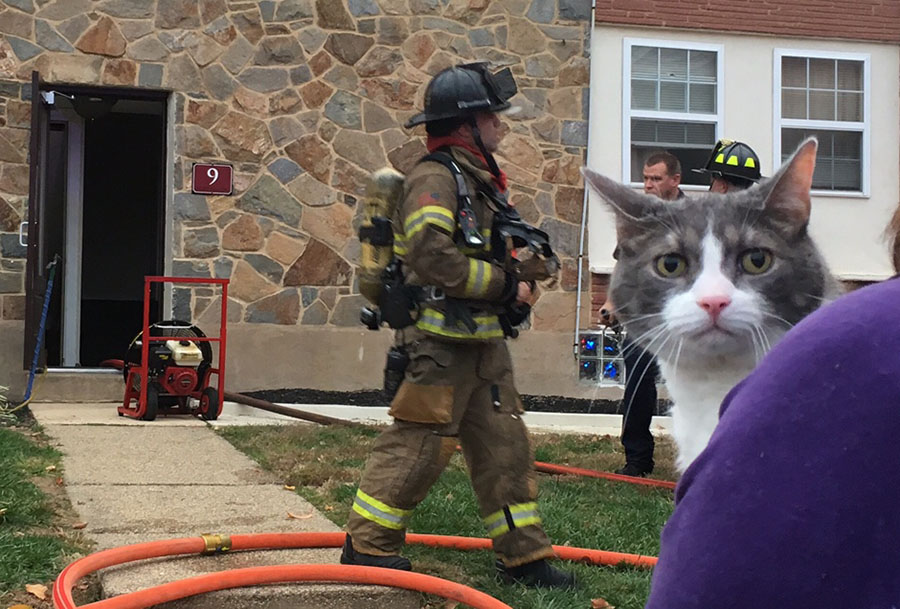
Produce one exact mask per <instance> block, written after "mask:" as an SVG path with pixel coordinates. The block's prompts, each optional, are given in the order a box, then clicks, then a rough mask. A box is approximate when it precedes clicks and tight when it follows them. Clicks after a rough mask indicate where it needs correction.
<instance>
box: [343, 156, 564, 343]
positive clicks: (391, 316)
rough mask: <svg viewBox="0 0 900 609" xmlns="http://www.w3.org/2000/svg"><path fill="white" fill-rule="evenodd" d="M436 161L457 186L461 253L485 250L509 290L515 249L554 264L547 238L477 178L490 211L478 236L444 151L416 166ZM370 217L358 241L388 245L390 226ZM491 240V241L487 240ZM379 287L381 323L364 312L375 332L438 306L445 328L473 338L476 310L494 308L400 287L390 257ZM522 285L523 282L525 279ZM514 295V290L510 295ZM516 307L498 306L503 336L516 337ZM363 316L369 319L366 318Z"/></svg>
mask: <svg viewBox="0 0 900 609" xmlns="http://www.w3.org/2000/svg"><path fill="white" fill-rule="evenodd" d="M428 161H432V162H436V163H440V164H441V165H443V166H444V167H445V168H446V169H447V171H449V172H450V175H451V176H452V177H453V181H454V183H455V184H456V197H457V210H456V230H457V231H458V234H459V236H460V237H461V241H462V243H460V246H461V248H462V249H463V251H464V252H466V253H477V252H480V251H481V252H483V251H489V252H490V253H491V256H492V258H493V259H494V260H495V261H496V262H499V263H500V264H501V265H502V266H504V268H505V269H506V270H507V272H508V273H510V275H509V278H510V282H511V285H512V286H515V284H516V282H517V276H516V274H515V273H513V272H512V268H513V267H514V265H515V263H516V261H515V259H514V258H513V257H512V252H513V250H514V249H516V248H522V247H527V248H529V249H530V250H532V251H533V252H534V253H535V254H539V255H540V256H542V257H543V258H544V259H546V260H551V261H555V262H556V263H557V264H558V260H557V259H556V256H555V255H554V253H553V250H552V248H551V247H550V242H549V236H548V235H547V233H545V232H544V231H542V230H539V229H537V228H535V227H533V226H531V225H529V224H526V223H525V222H524V221H523V220H522V218H521V216H520V215H519V214H518V212H516V211H515V209H513V208H512V207H511V206H510V204H509V202H508V201H507V200H506V196H505V195H504V194H503V193H501V192H499V191H498V190H497V189H496V188H493V186H491V185H488V184H484V183H483V182H481V181H480V180H478V179H476V180H475V181H476V183H477V184H478V192H479V193H481V194H483V195H484V196H486V197H487V198H488V199H489V200H490V202H491V208H492V209H493V211H494V219H493V223H492V227H491V229H489V231H488V230H485V231H484V232H482V231H481V230H480V229H479V226H478V218H477V216H476V214H475V211H474V209H473V205H472V196H473V193H472V192H471V191H470V189H469V187H468V184H467V183H466V179H465V176H464V175H463V170H462V168H461V167H460V166H459V164H458V163H457V162H456V161H455V160H454V158H453V157H452V156H451V154H450V153H449V152H448V151H446V150H437V151H435V152H432V153H431V154H428V155H426V156H424V157H422V158H421V159H419V163H423V162H428ZM375 220H376V219H375V218H373V220H372V222H373V226H371V227H367V230H366V231H365V234H363V229H360V239H361V240H363V239H367V240H368V241H369V242H370V243H373V244H377V245H388V244H389V243H392V242H393V240H394V239H393V233H392V232H391V234H390V235H388V234H387V229H388V227H390V221H387V219H385V220H386V222H381V223H377V222H376V221H375ZM489 239H490V241H489ZM381 278H382V286H383V289H382V291H381V294H380V297H379V299H378V308H379V309H380V318H379V316H378V315H377V314H375V313H374V312H372V311H369V310H368V309H364V315H363V323H364V324H365V325H367V326H368V327H369V328H372V329H377V327H378V325H379V324H380V322H381V321H383V322H385V323H387V324H388V326H389V327H391V328H392V329H395V330H397V329H401V328H405V327H408V326H410V325H413V324H414V323H416V320H415V318H414V316H413V312H414V311H415V310H416V308H417V307H418V306H419V305H420V304H422V303H426V304H427V303H437V302H440V303H441V305H442V308H443V309H444V312H443V313H442V315H443V316H444V318H445V320H446V322H447V323H448V324H450V325H453V326H455V325H457V323H458V324H461V325H462V326H464V327H465V329H466V330H467V331H468V332H469V334H471V335H475V334H476V333H477V332H478V330H479V328H480V326H479V324H478V322H477V320H476V318H475V315H476V314H477V313H478V312H479V311H484V310H485V309H490V308H492V307H496V305H491V304H489V303H485V302H481V301H474V300H467V299H457V298H450V297H446V296H445V295H444V294H443V292H442V291H441V290H440V289H437V288H434V287H420V286H413V285H409V284H407V283H406V282H405V278H404V274H403V265H402V262H401V261H400V259H399V258H396V257H395V258H394V259H393V260H392V261H391V262H390V263H389V264H388V265H387V266H386V267H385V268H384V271H383V272H382V274H381ZM526 280H527V279H526ZM512 293H513V294H515V291H514V290H513V291H512ZM524 307H525V308H523V306H522V305H515V304H512V303H508V304H507V305H505V306H502V307H500V308H501V309H502V311H498V312H497V315H498V316H499V321H500V325H501V327H502V331H503V332H502V334H503V335H505V336H509V337H512V338H515V337H516V336H517V335H518V332H517V331H516V329H515V327H514V326H516V325H518V324H519V323H521V322H522V321H524V319H525V318H526V317H527V315H528V311H527V305H525V306H524ZM366 313H368V314H369V317H368V318H367V317H366Z"/></svg>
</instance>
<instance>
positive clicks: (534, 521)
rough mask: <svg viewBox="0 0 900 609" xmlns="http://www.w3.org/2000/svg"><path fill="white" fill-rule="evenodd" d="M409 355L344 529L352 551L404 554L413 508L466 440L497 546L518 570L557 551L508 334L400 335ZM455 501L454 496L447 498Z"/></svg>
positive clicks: (468, 459)
mask: <svg viewBox="0 0 900 609" xmlns="http://www.w3.org/2000/svg"><path fill="white" fill-rule="evenodd" d="M398 334H399V336H398V342H400V343H403V344H405V346H406V349H407V351H408V353H409V356H410V363H409V367H408V368H407V370H406V376H405V378H404V381H403V383H402V385H401V386H400V390H399V391H398V392H397V395H396V397H395V398H394V400H393V402H392V403H391V410H390V414H391V415H392V416H393V417H394V423H393V424H392V425H391V426H390V427H389V428H388V429H387V430H385V431H384V432H383V433H382V434H381V436H379V437H378V439H377V440H376V443H375V447H374V449H373V451H372V454H371V456H370V457H369V459H368V462H367V463H366V469H365V472H364V473H363V477H362V481H361V482H360V485H359V491H358V492H357V495H356V497H355V499H354V503H353V508H352V511H351V513H350V519H349V521H348V523H347V530H348V532H349V533H350V536H351V537H352V539H353V546H354V549H355V550H356V551H358V552H363V553H365V554H374V555H381V556H386V555H393V554H398V553H399V552H400V549H401V546H402V545H403V543H404V539H405V535H406V525H407V522H408V520H409V517H410V515H411V514H412V511H413V509H414V508H415V507H416V505H417V504H418V503H419V502H421V501H422V500H423V499H424V498H425V496H426V494H427V493H428V491H429V489H430V488H431V486H432V485H433V484H434V483H435V482H436V481H437V479H438V477H439V476H440V474H441V472H442V471H443V470H444V468H445V467H446V466H447V463H448V462H449V460H450V457H451V455H452V454H453V453H454V452H455V449H456V446H457V443H458V444H459V445H461V446H462V450H463V455H464V456H465V459H466V463H467V464H468V468H469V472H470V476H471V479H472V486H473V488H474V490H475V494H476V496H477V497H478V503H479V506H480V509H481V516H482V518H483V520H484V523H485V526H486V529H487V535H488V536H489V537H490V538H491V539H492V540H493V546H494V550H495V552H496V553H497V555H498V556H499V557H500V559H501V560H502V561H503V562H504V564H505V565H506V566H508V567H515V566H518V565H521V564H524V563H527V562H531V561H533V560H537V559H540V558H546V557H550V556H553V555H554V552H553V549H552V547H551V546H550V541H549V539H548V538H547V535H546V533H544V530H543V528H542V527H541V519H540V517H539V516H538V512H537V504H536V498H537V482H536V479H535V473H534V467H533V464H534V455H533V453H532V450H531V445H530V441H529V438H528V432H527V430H526V428H525V423H524V422H523V421H522V418H521V416H520V415H521V414H522V412H523V410H522V403H521V400H520V399H519V395H518V392H517V391H516V388H515V386H514V385H513V372H512V362H511V360H510V356H509V350H508V349H507V347H506V343H505V342H504V341H503V340H491V341H468V342H465V341H459V342H448V341H442V340H439V339H435V338H433V337H431V336H427V335H425V334H424V333H422V332H421V331H419V330H417V329H415V328H409V329H406V330H402V331H401V332H400V333H398ZM451 501H452V499H451Z"/></svg>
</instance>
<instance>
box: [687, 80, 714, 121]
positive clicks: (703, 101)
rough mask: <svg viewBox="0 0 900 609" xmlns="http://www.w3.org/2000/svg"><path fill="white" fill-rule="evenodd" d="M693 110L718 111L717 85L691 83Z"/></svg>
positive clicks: (711, 112)
mask: <svg viewBox="0 0 900 609" xmlns="http://www.w3.org/2000/svg"><path fill="white" fill-rule="evenodd" d="M690 111H691V112H705V113H708V114H715V113H716V85H694V84H692V85H691V107H690Z"/></svg>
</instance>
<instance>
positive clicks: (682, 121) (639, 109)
mask: <svg viewBox="0 0 900 609" xmlns="http://www.w3.org/2000/svg"><path fill="white" fill-rule="evenodd" d="M625 45H626V48H625V56H626V58H628V61H627V62H626V72H627V73H626V74H625V82H626V83H627V87H626V92H627V93H626V99H625V100H624V101H625V104H624V107H625V112H626V113H627V116H626V124H627V125H628V128H627V129H626V133H625V138H626V142H625V145H626V150H627V152H626V155H625V156H626V159H627V161H626V162H627V165H628V166H626V167H625V168H624V171H625V174H626V175H629V176H630V179H631V181H632V182H640V181H641V179H642V170H643V166H644V161H645V160H646V159H647V158H648V157H649V156H650V155H651V154H653V153H655V152H659V151H663V150H665V151H667V152H670V153H672V154H674V155H675V156H676V157H678V159H679V160H680V161H681V166H682V174H681V178H682V183H683V184H705V183H706V182H705V181H704V176H702V175H698V174H696V173H693V172H691V171H690V170H691V169H694V168H699V167H703V166H704V165H705V163H706V159H707V157H708V156H709V152H710V150H711V149H712V147H713V145H714V144H715V142H716V135H717V133H718V130H719V124H720V122H721V112H720V110H721V109H720V107H719V106H720V103H721V102H720V89H719V88H720V87H721V86H722V82H721V80H722V70H721V55H722V50H721V48H720V47H717V46H710V45H698V46H695V45H691V44H683V43H677V42H668V41H662V42H661V41H644V40H637V39H629V40H626V41H625Z"/></svg>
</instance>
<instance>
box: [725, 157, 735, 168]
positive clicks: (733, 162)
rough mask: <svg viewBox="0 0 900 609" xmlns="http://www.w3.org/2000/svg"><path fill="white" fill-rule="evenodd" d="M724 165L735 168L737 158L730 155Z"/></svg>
mask: <svg viewBox="0 0 900 609" xmlns="http://www.w3.org/2000/svg"><path fill="white" fill-rule="evenodd" d="M725 164H726V165H734V166H735V167H736V166H737V165H738V158H737V155H736V154H732V155H731V156H730V157H728V161H727V162H726V163H725Z"/></svg>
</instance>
